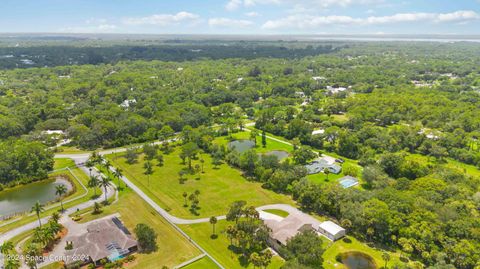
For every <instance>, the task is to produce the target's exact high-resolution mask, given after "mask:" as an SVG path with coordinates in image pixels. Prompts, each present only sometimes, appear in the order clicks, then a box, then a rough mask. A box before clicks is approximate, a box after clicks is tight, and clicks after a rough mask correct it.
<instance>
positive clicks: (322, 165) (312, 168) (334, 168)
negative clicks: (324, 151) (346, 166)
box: [305, 155, 342, 175]
mask: <svg viewBox="0 0 480 269" xmlns="http://www.w3.org/2000/svg"><path fill="white" fill-rule="evenodd" d="M305 168H306V169H307V173H308V174H309V175H312V174H318V173H320V172H323V171H324V170H325V169H328V170H329V171H330V172H331V173H334V174H339V173H340V172H341V171H342V167H341V166H340V165H338V164H337V163H336V159H335V158H333V157H331V156H327V155H322V157H320V158H317V159H315V160H313V161H312V162H311V163H309V164H306V165H305Z"/></svg>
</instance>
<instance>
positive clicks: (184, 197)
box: [182, 192, 188, 207]
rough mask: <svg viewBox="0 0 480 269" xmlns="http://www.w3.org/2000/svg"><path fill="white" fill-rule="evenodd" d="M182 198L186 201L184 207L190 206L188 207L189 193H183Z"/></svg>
mask: <svg viewBox="0 0 480 269" xmlns="http://www.w3.org/2000/svg"><path fill="white" fill-rule="evenodd" d="M182 196H183V200H184V201H185V202H184V203H183V206H184V207H187V206H188V205H187V196H188V193H186V192H183V194H182Z"/></svg>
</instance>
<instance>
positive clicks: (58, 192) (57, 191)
mask: <svg viewBox="0 0 480 269" xmlns="http://www.w3.org/2000/svg"><path fill="white" fill-rule="evenodd" d="M67 191H68V190H67V187H65V185H63V184H60V185H57V186H55V194H56V195H58V197H59V198H60V205H61V206H62V211H64V208H63V199H62V196H63V195H65V194H66V193H67Z"/></svg>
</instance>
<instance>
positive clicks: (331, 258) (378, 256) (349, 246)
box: [323, 236, 403, 269]
mask: <svg viewBox="0 0 480 269" xmlns="http://www.w3.org/2000/svg"><path fill="white" fill-rule="evenodd" d="M323 239H324V242H325V247H326V250H325V253H324V254H323V267H324V268H326V269H333V268H336V269H345V268H346V267H345V266H343V264H341V263H339V262H338V261H336V259H335V258H336V257H337V255H338V254H340V253H344V252H349V251H358V252H363V253H365V254H367V255H369V256H371V257H372V258H373V259H374V260H375V263H376V264H377V267H378V268H380V267H383V266H384V265H385V262H384V261H383V259H382V251H380V250H378V249H374V248H371V247H369V246H367V245H366V244H364V243H362V242H360V241H358V240H356V239H355V238H353V237H350V236H349V237H347V238H345V239H343V240H338V241H336V242H334V243H333V242H331V241H329V240H327V239H326V238H323ZM389 254H390V256H391V260H390V262H389V264H388V268H392V266H393V265H394V264H400V263H403V262H401V261H400V253H392V252H389Z"/></svg>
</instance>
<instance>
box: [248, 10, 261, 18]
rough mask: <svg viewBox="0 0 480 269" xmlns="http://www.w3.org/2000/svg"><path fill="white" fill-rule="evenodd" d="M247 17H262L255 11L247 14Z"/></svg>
mask: <svg viewBox="0 0 480 269" xmlns="http://www.w3.org/2000/svg"><path fill="white" fill-rule="evenodd" d="M245 16H247V17H258V16H260V14H259V13H257V12H255V11H252V12H247V13H245Z"/></svg>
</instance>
